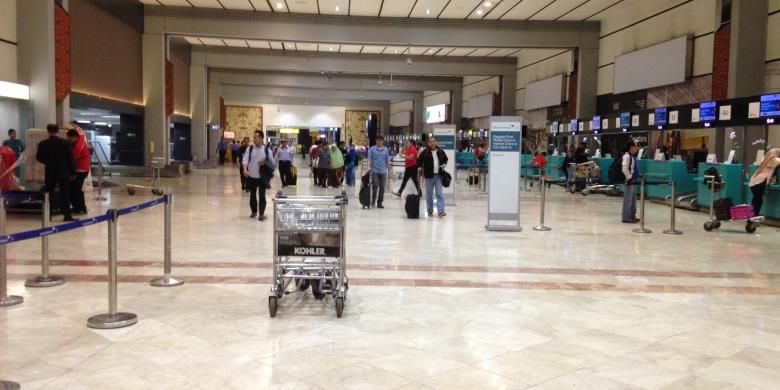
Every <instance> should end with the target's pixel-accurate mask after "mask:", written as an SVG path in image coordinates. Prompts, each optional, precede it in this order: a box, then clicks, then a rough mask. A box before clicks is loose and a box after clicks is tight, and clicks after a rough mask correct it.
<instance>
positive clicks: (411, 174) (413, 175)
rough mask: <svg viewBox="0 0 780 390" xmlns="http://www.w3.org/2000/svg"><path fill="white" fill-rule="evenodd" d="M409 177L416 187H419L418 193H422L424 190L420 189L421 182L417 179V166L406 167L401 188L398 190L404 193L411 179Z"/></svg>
mask: <svg viewBox="0 0 780 390" xmlns="http://www.w3.org/2000/svg"><path fill="white" fill-rule="evenodd" d="M409 179H412V183H414V187H415V188H417V193H418V194H422V190H421V189H420V182H419V181H418V180H417V167H414V168H406V170H404V180H403V181H402V182H401V189H399V190H398V193H399V194H402V193H403V192H404V188H406V182H407V181H409Z"/></svg>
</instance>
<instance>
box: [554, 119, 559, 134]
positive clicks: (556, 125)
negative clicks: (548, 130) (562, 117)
mask: <svg viewBox="0 0 780 390" xmlns="http://www.w3.org/2000/svg"><path fill="white" fill-rule="evenodd" d="M559 129H560V125H559V124H558V122H557V121H556V122H553V123H552V132H553V133H557V132H558V130H559Z"/></svg>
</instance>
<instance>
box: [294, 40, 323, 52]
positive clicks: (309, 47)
mask: <svg viewBox="0 0 780 390" xmlns="http://www.w3.org/2000/svg"><path fill="white" fill-rule="evenodd" d="M288 46H289V45H288ZM332 46H333V45H332ZM295 49H296V50H301V51H317V44H316V43H311V42H297V43H295Z"/></svg>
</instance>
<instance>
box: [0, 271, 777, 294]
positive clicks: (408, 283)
mask: <svg viewBox="0 0 780 390" xmlns="http://www.w3.org/2000/svg"><path fill="white" fill-rule="evenodd" d="M8 276H9V277H11V278H12V280H13V279H27V278H31V277H35V276H37V275H36V274H23V273H9V274H8ZM66 276H69V277H70V278H71V279H72V280H73V279H74V278H75V281H77V282H97V283H100V282H106V279H107V276H106V275H99V274H69V275H66ZM149 278H150V276H149V275H122V276H119V281H120V282H121V283H148V282H149ZM270 279H271V277H246V276H189V277H188V278H187V280H185V283H186V282H189V283H192V284H270ZM350 280H351V281H352V285H353V286H359V285H365V286H403V287H443V288H498V289H501V288H507V289H521V290H540V291H574V292H602V291H603V292H624V293H647V292H651V293H684V294H690V293H697V294H728V293H733V294H737V295H780V289H776V288H766V287H728V286H692V285H653V284H647V285H616V284H608V283H575V282H527V281H499V282H473V281H469V280H451V279H442V280H436V279H419V278H409V279H389V278H383V279H379V278H350ZM355 281H357V283H355ZM438 282H445V283H444V284H441V285H438Z"/></svg>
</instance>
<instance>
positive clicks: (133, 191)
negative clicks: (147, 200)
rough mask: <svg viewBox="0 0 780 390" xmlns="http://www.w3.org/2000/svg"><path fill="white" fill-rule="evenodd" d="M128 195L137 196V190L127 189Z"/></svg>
mask: <svg viewBox="0 0 780 390" xmlns="http://www.w3.org/2000/svg"><path fill="white" fill-rule="evenodd" d="M127 194H128V195H135V188H128V189H127Z"/></svg>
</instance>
